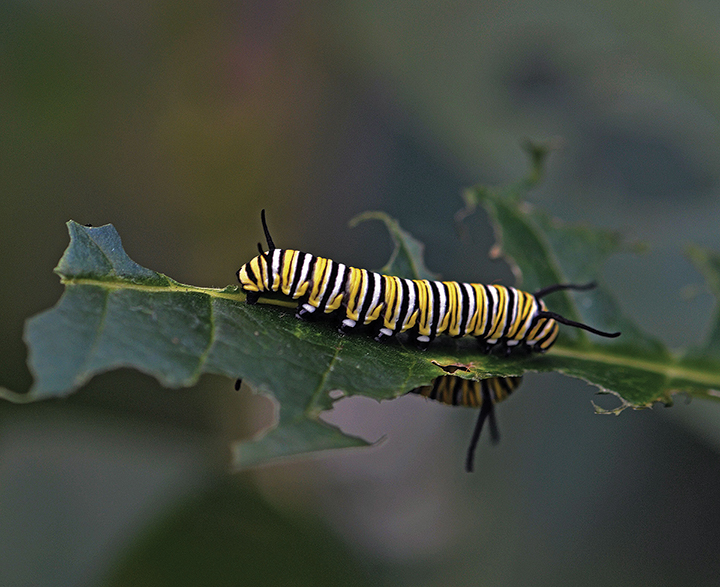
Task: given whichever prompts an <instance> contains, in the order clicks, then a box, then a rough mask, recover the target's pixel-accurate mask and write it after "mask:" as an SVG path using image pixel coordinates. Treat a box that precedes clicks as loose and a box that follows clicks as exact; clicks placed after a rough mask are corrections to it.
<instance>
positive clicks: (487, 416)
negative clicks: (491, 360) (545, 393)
mask: <svg viewBox="0 0 720 587" xmlns="http://www.w3.org/2000/svg"><path fill="white" fill-rule="evenodd" d="M521 382H522V377H490V378H488V379H481V380H480V381H473V380H470V379H463V378H461V377H457V376H456V375H443V376H440V377H437V378H436V379H434V380H433V382H432V384H431V385H424V386H422V387H416V388H415V389H411V390H410V391H409V393H417V394H419V395H422V396H424V397H427V398H430V399H433V400H436V401H439V402H442V403H444V404H448V405H452V406H469V407H472V408H480V413H479V415H478V419H477V422H476V424H475V430H474V431H473V435H472V438H471V440H470V446H469V447H468V452H467V457H466V459H465V470H466V471H467V472H468V473H471V472H472V470H473V461H474V457H475V447H476V446H477V443H478V439H479V438H480V432H481V431H482V427H483V424H484V423H485V420H489V422H490V437H491V438H492V441H493V442H497V441H498V440H500V433H499V432H498V427H497V422H496V420H495V409H494V408H495V404H496V403H498V402H501V401H503V400H504V399H505V398H506V397H508V396H509V395H510V394H511V393H512V392H513V391H515V390H516V389H517V388H518V386H519V385H520V383H521Z"/></svg>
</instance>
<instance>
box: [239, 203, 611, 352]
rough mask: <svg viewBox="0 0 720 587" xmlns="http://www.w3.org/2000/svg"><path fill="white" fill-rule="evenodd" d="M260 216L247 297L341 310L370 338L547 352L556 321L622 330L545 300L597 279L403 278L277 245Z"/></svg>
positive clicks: (312, 311)
mask: <svg viewBox="0 0 720 587" xmlns="http://www.w3.org/2000/svg"><path fill="white" fill-rule="evenodd" d="M261 220H262V226H263V231H264V232H265V238H266V240H267V245H268V250H267V251H263V250H262V246H261V245H260V244H259V243H258V251H259V253H260V254H259V255H258V256H257V257H254V258H253V259H252V260H251V261H249V262H248V263H245V264H244V265H243V266H242V267H240V269H239V270H238V272H237V277H238V280H239V282H240V285H241V288H242V290H243V291H244V292H245V294H246V297H247V302H248V303H249V304H254V303H256V302H257V301H258V299H259V298H260V295H261V294H263V293H266V292H267V293H271V294H273V293H276V294H282V295H284V296H287V297H289V298H291V299H293V300H298V307H297V311H296V316H297V317H298V318H301V319H307V318H309V317H311V316H313V315H317V314H331V313H334V312H338V313H339V314H344V317H343V318H342V321H341V323H340V327H339V330H340V332H342V333H348V332H351V331H352V330H355V329H356V328H359V327H363V326H369V327H371V328H374V330H375V340H377V341H381V340H384V339H388V338H390V337H393V336H395V335H396V334H397V333H399V332H409V334H410V337H411V338H412V339H413V340H414V341H415V344H416V345H417V347H418V348H420V349H423V350H424V349H427V348H428V346H429V344H430V343H431V342H432V341H433V339H434V338H435V337H436V336H438V335H441V334H446V335H449V336H453V337H459V336H474V337H475V338H476V339H477V340H478V342H479V343H480V345H481V348H482V349H483V350H484V351H485V352H491V351H495V350H500V351H501V352H502V351H504V352H505V353H506V354H510V353H511V352H514V351H515V350H516V349H522V350H524V351H546V350H547V349H549V348H550V347H551V346H552V345H553V343H554V342H555V339H556V338H557V336H558V331H559V327H558V323H561V324H566V325H568V326H573V327H575V328H582V329H584V330H587V331H589V332H592V333H593V334H597V335H599V336H605V337H610V338H614V337H616V336H620V333H619V332H603V331H601V330H596V329H595V328H592V327H591V326H587V325H586V324H581V323H580V322H575V321H573V320H569V319H567V318H564V317H563V316H560V315H559V314H556V313H555V312H551V311H550V310H548V308H547V306H546V305H545V302H544V301H543V300H542V298H543V297H544V296H546V295H548V294H550V293H553V292H556V291H560V290H568V289H574V290H586V289H591V288H593V287H595V284H594V283H588V284H584V285H575V284H557V285H551V286H549V287H546V288H543V289H541V290H539V291H536V292H535V293H528V292H524V291H521V290H518V289H516V288H514V287H507V286H503V285H483V284H479V283H458V282H456V281H430V280H427V279H403V278H400V277H395V276H392V275H382V274H380V273H375V272H372V271H367V270H366V269H357V268H355V267H348V266H346V265H344V264H342V263H337V262H336V261H333V260H332V259H326V258H324V257H315V256H314V255H311V254H309V253H302V252H300V251H295V250H292V249H279V248H277V247H276V246H275V244H274V243H273V240H272V238H271V236H270V231H269V230H268V227H267V223H266V221H265V210H263V211H262V213H261Z"/></svg>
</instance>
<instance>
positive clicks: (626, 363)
mask: <svg viewBox="0 0 720 587" xmlns="http://www.w3.org/2000/svg"><path fill="white" fill-rule="evenodd" d="M168 280H169V283H168V285H163V286H158V285H144V284H140V283H132V282H128V281H103V280H100V279H91V278H75V277H72V278H69V277H62V280H61V281H62V283H63V284H65V285H90V286H95V287H103V288H106V289H109V290H121V289H130V290H136V291H144V292H148V293H170V292H173V293H200V294H204V295H207V296H210V297H213V298H222V299H227V300H233V301H243V300H244V299H245V294H244V293H242V292H237V293H228V292H226V291H224V290H225V288H222V289H220V288H206V287H197V286H192V285H185V284H182V283H178V282H175V281H173V280H172V279H170V278H168ZM264 302H265V303H269V304H272V305H276V306H284V307H290V308H294V307H295V306H296V305H297V302H293V301H285V300H278V299H267V300H264ZM547 356H549V357H550V356H558V357H564V358H571V359H576V360H579V361H585V362H591V363H599V364H603V365H609V366H613V367H629V368H632V369H638V370H641V371H646V372H648V373H655V374H657V375H661V376H663V377H666V378H668V380H670V381H677V380H682V381H685V382H687V383H697V384H698V385H704V386H712V387H718V388H720V373H712V372H707V371H704V370H699V369H692V368H688V367H682V366H680V365H678V364H677V359H676V358H674V357H669V360H670V361H672V362H671V363H668V362H662V363H661V362H660V361H652V360H647V359H636V358H631V357H622V356H619V355H616V354H612V353H605V352H602V351H587V350H583V349H578V348H572V347H566V346H564V345H562V343H559V344H556V345H554V346H553V348H552V349H550V351H548V353H547Z"/></svg>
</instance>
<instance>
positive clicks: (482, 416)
mask: <svg viewBox="0 0 720 587" xmlns="http://www.w3.org/2000/svg"><path fill="white" fill-rule="evenodd" d="M482 395H483V402H482V405H481V406H480V413H479V414H478V419H477V422H475V429H474V430H473V435H472V438H471V439H470V446H469V447H468V451H467V457H466V458H465V470H466V471H467V472H468V473H472V472H473V463H474V461H475V448H476V447H477V443H478V440H479V439H480V432H482V428H483V425H484V424H485V420H489V421H490V439H491V440H492V442H493V444H497V443H498V442H499V441H500V431H499V430H498V426H497V420H496V419H495V404H494V403H493V402H492V399H491V398H490V393H489V392H488V391H487V389H483V394H482Z"/></svg>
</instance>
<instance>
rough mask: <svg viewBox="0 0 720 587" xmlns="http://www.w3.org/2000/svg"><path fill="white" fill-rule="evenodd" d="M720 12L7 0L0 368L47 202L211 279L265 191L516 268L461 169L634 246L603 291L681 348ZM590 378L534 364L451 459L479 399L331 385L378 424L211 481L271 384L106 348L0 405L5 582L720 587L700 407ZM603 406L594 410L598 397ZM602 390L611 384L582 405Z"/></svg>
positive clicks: (363, 235)
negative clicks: (25, 397) (545, 144)
mask: <svg viewBox="0 0 720 587" xmlns="http://www.w3.org/2000/svg"><path fill="white" fill-rule="evenodd" d="M719 47H720V4H718V3H717V2H714V1H711V0H691V1H686V2H679V1H666V2H663V1H659V2H654V3H645V4H642V3H628V2H620V1H617V0H606V1H602V0H598V1H595V2H592V3H577V2H569V1H563V0H547V1H544V2H527V1H522V0H511V1H506V2H477V1H472V2H469V1H465V2H460V1H447V0H445V1H442V2H440V1H434V2H429V1H428V2H406V1H395V2H379V1H367V2H362V3H361V2H348V1H336V2H323V1H317V2H303V3H295V2H287V1H280V0H270V1H265V2H257V1H256V2H221V1H217V2H212V1H208V2H200V1H197V2H193V1H183V0H180V1H175V2H168V1H153V0H150V1H145V2H138V1H135V0H125V1H124V2H115V1H112V0H111V1H108V2H91V1H87V0H85V1H74V2H73V1H69V2H64V3H56V2H43V1H42V0H31V1H25V2H14V1H12V0H5V2H3V3H2V4H0V198H2V199H1V200H0V203H1V205H2V208H0V210H1V211H2V214H0V223H1V225H2V230H0V239H2V251H3V255H2V271H1V272H0V279H1V280H2V286H1V287H0V297H1V299H0V312H2V325H3V337H2V339H1V340H0V345H1V352H2V357H3V369H2V371H1V373H0V385H3V386H5V387H8V388H11V389H15V390H24V389H27V387H28V386H29V385H30V382H31V378H30V374H29V373H28V371H27V368H26V367H25V358H26V351H25V347H24V344H23V343H22V329H23V321H24V320H25V319H26V318H27V317H29V316H30V315H32V314H35V313H37V312H39V311H41V310H43V309H45V308H48V307H50V306H52V305H53V304H54V303H55V302H56V301H57V299H58V298H59V296H60V294H61V293H62V288H61V286H60V284H59V282H58V279H57V277H56V276H55V275H54V274H53V273H52V268H53V267H54V266H55V264H56V263H57V261H58V259H59V257H60V255H61V254H62V251H63V250H64V248H65V246H66V245H67V241H68V238H67V232H66V229H65V225H64V223H65V221H67V220H68V219H71V218H72V219H74V220H76V221H78V222H81V223H92V224H93V225H101V224H105V223H108V222H112V223H113V224H114V225H115V226H116V227H117V229H118V230H119V232H120V234H121V236H122V237H123V242H124V245H125V248H126V250H127V251H128V253H129V254H130V256H131V257H132V258H133V259H134V260H136V261H137V262H139V263H140V264H142V265H144V266H146V267H149V268H152V269H154V270H157V271H161V272H164V273H166V274H168V275H170V276H171V277H173V278H175V279H177V280H179V281H181V282H186V283H192V284H195V285H204V286H224V285H226V284H229V283H233V282H234V279H235V278H234V272H235V271H236V270H237V268H238V267H239V266H240V264H242V263H243V262H244V261H246V260H248V259H249V258H250V257H251V256H253V255H254V247H255V243H256V242H257V241H258V240H259V238H260V236H261V229H260V225H259V211H260V209H261V208H266V209H267V211H268V219H269V224H270V227H271V230H272V232H273V235H274V238H275V241H276V243H277V244H278V245H279V246H285V247H292V248H299V249H302V250H307V251H311V252H313V253H315V254H318V255H325V256H330V257H333V258H335V259H338V260H342V261H343V262H346V263H350V264H354V265H358V266H363V267H369V268H377V267H379V266H380V265H382V264H383V263H384V261H385V260H386V259H387V256H388V254H389V252H390V240H389V237H388V236H387V235H386V234H385V233H384V231H383V229H382V228H381V226H379V225H377V226H375V225H373V224H363V225H362V226H360V227H359V228H356V229H353V230H349V229H348V228H347V221H348V220H349V219H350V218H351V217H352V216H354V215H355V214H356V213H358V212H361V211H363V210H366V209H383V210H386V211H387V212H389V213H390V214H391V215H393V216H395V217H397V218H398V219H399V220H400V222H401V224H402V225H403V226H404V227H405V228H406V229H408V230H410V231H411V232H412V233H413V234H414V235H415V236H417V237H418V238H420V239H421V240H423V241H424V242H425V243H426V250H427V258H428V265H429V267H430V268H431V269H433V270H435V271H440V272H441V273H442V275H443V276H444V277H445V278H448V279H456V280H469V281H495V280H501V281H502V282H503V283H506V284H509V283H511V282H512V280H511V275H510V272H509V270H508V269H507V267H506V266H505V265H503V264H502V263H499V262H494V263H491V262H490V261H488V260H487V255H486V253H487V250H488V249H489V248H490V246H491V245H492V242H493V239H492V235H491V231H490V227H489V225H488V223H487V219H486V218H485V217H483V216H482V215H480V214H478V215H476V216H474V217H472V218H471V219H470V221H469V222H468V224H469V227H470V228H471V231H472V232H471V234H472V238H471V240H470V241H462V240H461V239H460V238H459V237H458V235H457V233H456V230H455V226H454V224H453V214H454V213H455V211H456V210H457V209H458V208H460V207H461V200H460V192H461V189H462V187H463V186H466V185H470V184H473V183H476V182H483V183H486V184H494V183H500V182H506V181H511V180H514V179H517V178H518V177H519V176H521V175H522V174H523V173H525V171H526V169H527V167H526V166H527V162H526V158H525V156H524V154H523V152H522V150H521V148H520V145H521V142H522V141H523V140H524V139H525V138H527V137H530V138H533V139H546V140H552V141H553V142H554V144H556V145H557V146H558V150H557V151H556V152H555V153H554V154H553V155H552V156H551V158H550V163H549V167H548V174H547V179H546V181H545V182H544V183H543V185H542V186H541V188H540V189H539V190H537V192H535V193H534V194H533V201H534V202H536V203H537V204H538V205H541V206H543V207H546V208H547V209H549V210H550V211H551V212H552V213H553V214H555V215H557V216H559V217H561V218H563V219H565V220H568V221H587V222H591V223H593V224H595V225H598V226H601V227H608V228H613V229H618V230H621V231H623V232H624V233H625V234H626V235H627V237H628V239H629V240H630V241H633V240H643V241H645V242H647V243H648V244H649V245H650V247H651V249H650V252H649V253H648V254H646V255H644V256H641V257H637V256H631V255H629V254H628V255H621V256H618V257H617V258H615V259H613V260H612V262H611V263H610V264H609V265H608V267H607V268H606V273H605V275H604V278H605V280H606V281H607V282H608V283H609V284H610V286H611V287H612V288H613V289H614V290H615V291H616V292H617V295H618V297H619V298H620V300H621V303H622V305H623V307H624V309H625V310H626V311H627V313H628V314H630V315H632V316H635V318H636V319H637V321H638V322H639V323H640V324H642V325H643V327H644V328H645V329H646V330H648V331H649V332H651V333H653V334H655V335H657V336H659V337H660V338H662V339H663V340H664V341H665V342H666V343H667V344H668V345H670V346H671V347H673V348H682V347H685V346H688V345H692V344H695V343H696V342H697V341H698V340H699V339H701V338H702V337H703V336H704V335H705V334H706V333H707V330H708V323H709V320H710V316H711V314H712V311H713V300H712V299H711V298H710V296H709V295H708V293H707V291H706V289H705V288H704V286H703V285H702V283H701V278H700V276H699V274H698V273H697V272H696V271H695V270H694V269H693V268H692V266H691V265H690V264H689V263H688V262H687V260H686V259H685V258H684V256H683V253H682V250H683V246H684V245H685V244H686V243H688V242H694V243H697V244H700V245H703V246H707V247H711V248H714V249H715V250H720V231H718V224H719V222H720V200H719V199H718V187H719V184H720V141H719V138H720V128H719V126H718V118H719V114H720V49H718V48H719ZM592 398H593V388H591V387H589V386H587V385H586V384H584V383H582V382H580V381H576V380H570V379H566V378H562V377H560V376H541V375H536V376H532V375H529V376H527V377H526V379H525V383H524V385H523V387H522V388H521V389H520V390H518V392H517V393H516V394H514V395H513V397H512V398H511V399H510V400H508V401H507V402H506V403H505V404H503V405H501V406H500V410H499V420H500V426H501V432H502V434H503V440H502V442H501V444H500V445H499V446H497V447H494V448H490V446H489V443H488V442H487V440H485V441H481V446H480V448H479V451H478V456H477V462H476V469H477V471H476V473H474V474H472V475H467V474H465V473H464V472H463V470H462V463H463V458H464V451H465V448H466V443H467V441H468V439H469V435H470V432H471V430H472V426H473V421H474V418H475V414H474V413H473V411H471V410H463V409H452V408H448V407H446V406H442V405H435V404H433V403H430V402H426V401H424V400H423V399H422V398H419V397H403V398H400V399H398V400H395V401H393V402H383V403H382V404H377V403H375V402H373V401H371V400H367V399H364V398H353V399H350V400H344V401H342V402H340V403H339V404H338V405H337V408H336V409H335V410H334V411H333V412H332V413H331V414H330V415H329V416H328V420H329V421H333V422H336V423H338V424H340V425H342V427H343V429H345V430H346V431H348V432H350V433H355V434H359V435H362V436H364V437H365V438H368V439H371V440H377V439H379V438H381V437H384V438H385V440H384V442H382V443H381V444H380V445H379V446H377V447H375V448H371V449H367V450H357V451H348V452H336V453H332V454H328V455H324V456H320V457H315V458H312V459H307V460H302V461H296V462H292V463H283V464H277V465H274V466H268V467H264V468H261V469H258V470H255V471H248V472H244V473H241V474H237V475H233V476H231V477H228V476H227V475H226V474H225V467H226V463H227V458H228V451H227V446H228V442H229V441H230V440H233V439H238V438H243V437H247V436H249V435H251V434H252V433H253V432H254V431H256V430H257V429H258V427H260V426H263V425H265V424H266V423H267V422H268V421H269V420H270V418H271V415H272V409H271V406H270V403H269V402H268V401H267V400H265V399H263V398H260V397H257V396H253V395H252V394H251V393H250V392H249V390H247V389H245V388H243V390H241V392H240V393H239V394H238V393H235V392H234V391H233V389H232V382H230V381H226V380H222V379H220V378H213V377H205V378H203V380H202V381H201V384H200V385H199V386H198V387H197V388H195V389H190V390H166V389H162V388H160V387H159V386H158V385H157V384H156V383H155V382H154V381H153V380H151V379H150V378H148V377H146V376H144V375H142V374H139V373H136V372H132V371H127V370H121V371H117V372H113V373H109V374H106V375H103V376H100V377H97V378H95V379H94V380H93V381H92V382H91V383H90V384H89V385H88V386H86V387H85V388H84V389H83V390H82V391H80V392H79V393H77V394H75V395H73V396H72V397H70V398H68V399H66V400H57V401H48V402H44V403H42V404H37V405H27V406H13V405H9V404H6V403H2V404H0V585H3V586H9V587H14V586H21V585H22V586H25V585H27V586H30V585H61V586H62V585H69V586H70V585H135V586H137V585H186V584H187V585H197V584H200V583H202V582H203V581H205V582H206V584H213V585H246V584H259V585H263V584H268V585H271V584H272V585H305V584H307V585H322V584H333V585H335V584H338V583H340V582H345V583H347V584H350V585H352V584H358V585H370V584H373V585H378V584H381V585H408V586H410V585H412V586H428V587H429V586H433V585H493V586H505V585H507V586H515V585H528V584H532V585H577V584H582V585H607V584H610V583H611V582H612V584H614V585H617V586H625V585H648V584H653V585H717V578H718V576H720V558H719V557H718V556H717V553H718V551H719V550H720V501H719V500H718V499H717V495H718V490H717V487H718V484H719V483H720V458H719V453H720V410H718V406H717V405H715V404H710V403H701V402H694V403H693V404H690V405H688V404H686V403H685V402H684V401H682V398H680V400H679V401H678V402H676V405H675V406H674V407H673V408H671V409H668V410H665V409H660V408H656V409H654V410H647V411H643V412H625V413H623V414H622V415H621V416H620V417H618V418H610V417H601V416H596V415H594V414H593V410H592V406H591V404H590V400H591V399H592ZM600 403H603V402H602V401H601V402H600ZM605 404H607V401H606V402H605V403H604V405H605Z"/></svg>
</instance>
